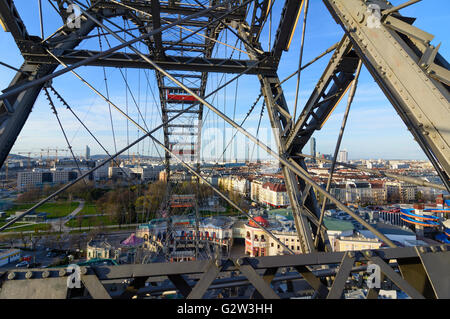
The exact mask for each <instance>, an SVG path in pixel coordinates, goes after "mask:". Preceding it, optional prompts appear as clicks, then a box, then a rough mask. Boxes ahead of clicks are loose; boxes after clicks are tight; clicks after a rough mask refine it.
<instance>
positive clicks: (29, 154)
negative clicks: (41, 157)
mask: <svg viewBox="0 0 450 319" xmlns="http://www.w3.org/2000/svg"><path fill="white" fill-rule="evenodd" d="M17 154H26V155H28V156H27V158H28V168H31V154H34V153H33V152H17Z"/></svg>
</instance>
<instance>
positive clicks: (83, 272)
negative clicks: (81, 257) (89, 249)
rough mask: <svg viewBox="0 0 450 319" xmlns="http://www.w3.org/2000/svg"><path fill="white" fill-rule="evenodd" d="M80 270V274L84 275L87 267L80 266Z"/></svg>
mask: <svg viewBox="0 0 450 319" xmlns="http://www.w3.org/2000/svg"><path fill="white" fill-rule="evenodd" d="M80 271H81V274H82V275H86V274H87V272H88V269H87V268H86V267H81V268H80Z"/></svg>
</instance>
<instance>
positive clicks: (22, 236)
mask: <svg viewBox="0 0 450 319" xmlns="http://www.w3.org/2000/svg"><path fill="white" fill-rule="evenodd" d="M29 239H30V237H29V236H28V235H27V234H24V233H23V232H20V241H21V242H22V244H23V247H24V248H27V243H28V241H29Z"/></svg>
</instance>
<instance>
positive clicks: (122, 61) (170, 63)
mask: <svg viewBox="0 0 450 319" xmlns="http://www.w3.org/2000/svg"><path fill="white" fill-rule="evenodd" d="M202 52H204V50H202ZM97 53H99V52H97V51H91V50H71V49H70V50H64V51H62V52H61V53H60V54H58V55H57V57H58V59H60V60H61V61H62V62H64V63H66V64H68V65H70V64H73V63H77V62H79V61H82V60H84V59H86V58H88V57H90V56H93V55H95V54H97ZM24 57H25V59H26V60H27V61H28V62H29V63H30V64H47V63H50V64H52V63H54V59H53V58H52V57H49V56H47V55H43V54H42V53H39V52H32V53H26V54H24ZM148 57H149V58H150V59H152V60H154V61H155V62H156V63H157V64H158V65H160V66H161V67H162V68H164V69H165V70H178V71H193V72H194V71H198V72H218V73H241V72H243V71H245V70H246V69H248V68H249V67H251V66H252V65H254V64H255V63H256V62H257V60H237V59H232V60H229V59H220V58H211V57H189V56H181V55H180V56H165V57H164V58H162V57H155V56H153V55H149V56H148ZM86 65H90V66H106V67H124V68H125V67H126V68H143V69H148V68H151V66H149V65H148V63H147V62H145V61H144V60H143V59H141V58H140V57H139V56H138V55H137V54H133V53H122V52H115V53H113V54H111V55H108V57H105V58H101V59H98V60H96V61H92V62H90V63H87V64H86ZM274 71H275V69H274V67H273V66H272V65H270V63H268V62H263V63H261V65H258V66H256V67H254V68H252V69H251V70H250V71H249V72H248V73H249V74H258V73H261V74H273V72H274Z"/></svg>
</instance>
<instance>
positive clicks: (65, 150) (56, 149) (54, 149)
mask: <svg viewBox="0 0 450 319" xmlns="http://www.w3.org/2000/svg"><path fill="white" fill-rule="evenodd" d="M68 151H69V150H68V149H62V148H49V147H48V148H46V149H41V152H47V165H48V163H49V157H50V152H52V155H53V154H55V162H58V152H68ZM60 154H61V153H60ZM41 158H42V156H41Z"/></svg>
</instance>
